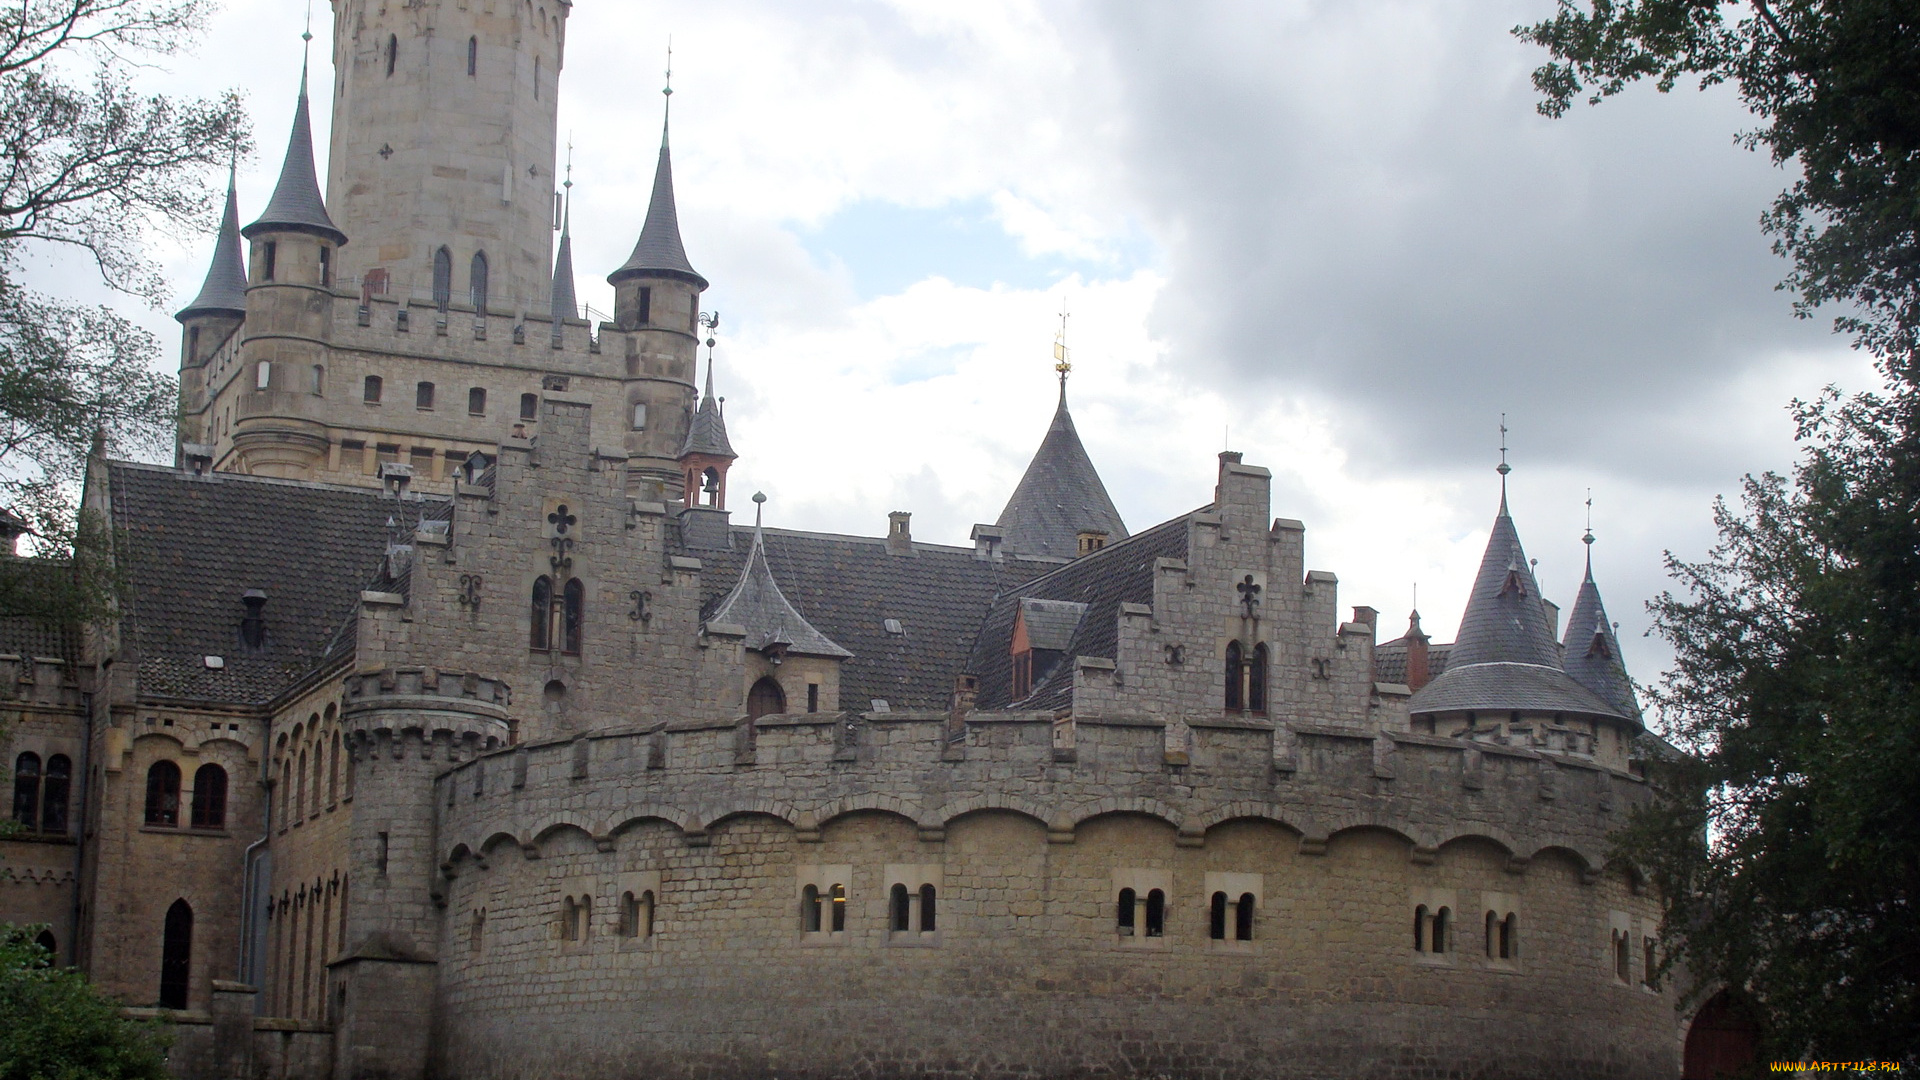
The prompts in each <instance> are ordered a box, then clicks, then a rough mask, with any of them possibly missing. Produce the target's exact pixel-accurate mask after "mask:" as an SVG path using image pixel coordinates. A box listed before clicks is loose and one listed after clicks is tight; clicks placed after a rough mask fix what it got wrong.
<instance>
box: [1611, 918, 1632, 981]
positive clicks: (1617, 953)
mask: <svg viewBox="0 0 1920 1080" xmlns="http://www.w3.org/2000/svg"><path fill="white" fill-rule="evenodd" d="M1631 938H1632V935H1630V934H1628V933H1626V932H1625V931H1622V930H1615V931H1614V932H1613V976H1614V978H1616V979H1619V980H1620V981H1621V982H1623V983H1630V982H1632V981H1633V953H1632V951H1631V950H1630V948H1629V945H1628V942H1629V941H1630V940H1631Z"/></svg>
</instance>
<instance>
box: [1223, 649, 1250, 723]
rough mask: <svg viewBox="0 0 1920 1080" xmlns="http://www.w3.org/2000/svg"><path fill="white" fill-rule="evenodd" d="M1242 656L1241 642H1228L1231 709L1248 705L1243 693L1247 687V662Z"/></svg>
mask: <svg viewBox="0 0 1920 1080" xmlns="http://www.w3.org/2000/svg"><path fill="white" fill-rule="evenodd" d="M1242 656H1243V654H1242V653H1241V651H1240V643H1239V642H1237V641H1230V642H1228V643H1227V670H1226V706H1227V708H1229V709H1242V708H1245V707H1246V697H1245V695H1244V693H1243V691H1244V689H1245V682H1244V680H1245V678H1246V672H1245V670H1244V669H1245V667H1246V664H1245V662H1244V661H1243V659H1242Z"/></svg>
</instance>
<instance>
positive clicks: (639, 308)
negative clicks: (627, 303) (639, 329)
mask: <svg viewBox="0 0 1920 1080" xmlns="http://www.w3.org/2000/svg"><path fill="white" fill-rule="evenodd" d="M633 317H634V318H636V319H638V320H639V321H640V325H641V326H645V325H647V324H648V323H650V322H652V321H653V289H652V287H651V286H647V285H642V286H640V299H639V301H638V302H637V303H635V304H634V305H633Z"/></svg>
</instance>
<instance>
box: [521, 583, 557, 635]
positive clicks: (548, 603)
mask: <svg viewBox="0 0 1920 1080" xmlns="http://www.w3.org/2000/svg"><path fill="white" fill-rule="evenodd" d="M527 628H528V634H527V646H528V647H529V648H534V649H550V648H552V647H553V579H552V578H549V577H547V576H546V575H545V574H542V575H540V576H539V577H537V578H535V579H534V582H533V606H532V609H531V610H530V611H529V612H528V617H527Z"/></svg>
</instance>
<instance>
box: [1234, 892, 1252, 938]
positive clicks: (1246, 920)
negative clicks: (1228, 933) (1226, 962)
mask: <svg viewBox="0 0 1920 1080" xmlns="http://www.w3.org/2000/svg"><path fill="white" fill-rule="evenodd" d="M1256 906H1258V905H1257V901H1256V900H1255V899H1254V895H1253V894H1252V893H1241V894H1240V900H1239V902H1238V903H1236V904H1235V905H1234V906H1233V940H1235V941H1252V940H1253V909H1254V908H1255V907H1256Z"/></svg>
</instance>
